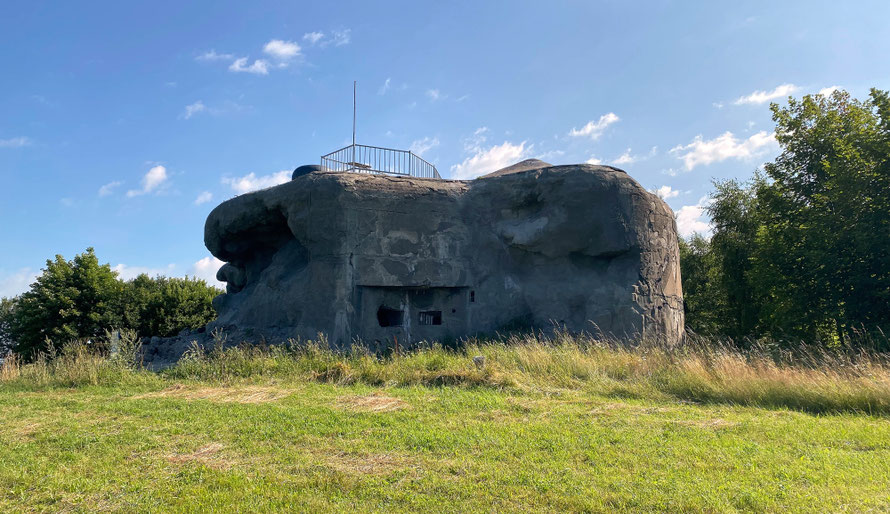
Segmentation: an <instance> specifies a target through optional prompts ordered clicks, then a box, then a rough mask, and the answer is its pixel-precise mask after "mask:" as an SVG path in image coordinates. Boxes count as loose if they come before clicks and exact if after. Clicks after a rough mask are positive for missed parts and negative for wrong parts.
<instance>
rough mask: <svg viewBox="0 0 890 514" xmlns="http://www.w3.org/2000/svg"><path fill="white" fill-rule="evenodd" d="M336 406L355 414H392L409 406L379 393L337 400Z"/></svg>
mask: <svg viewBox="0 0 890 514" xmlns="http://www.w3.org/2000/svg"><path fill="white" fill-rule="evenodd" d="M337 405H338V406H339V407H341V408H344V409H348V410H352V411H356V412H392V411H397V410H401V409H404V408H407V407H408V406H409V405H408V403H407V402H405V401H404V400H400V399H399V398H393V397H392V396H384V395H382V394H379V393H375V394H370V395H366V396H347V397H344V398H340V399H339V400H337Z"/></svg>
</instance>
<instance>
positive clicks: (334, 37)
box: [331, 29, 352, 46]
mask: <svg viewBox="0 0 890 514" xmlns="http://www.w3.org/2000/svg"><path fill="white" fill-rule="evenodd" d="M351 33H352V30H350V29H345V30H333V31H331V42H332V43H333V44H334V46H343V45H348V44H349V41H350V38H351V36H350V34H351Z"/></svg>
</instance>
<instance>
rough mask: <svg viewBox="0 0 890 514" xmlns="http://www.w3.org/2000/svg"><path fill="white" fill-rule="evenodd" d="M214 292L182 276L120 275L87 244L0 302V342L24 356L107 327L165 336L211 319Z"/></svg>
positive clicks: (49, 265) (95, 336) (96, 336)
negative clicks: (125, 278)
mask: <svg viewBox="0 0 890 514" xmlns="http://www.w3.org/2000/svg"><path fill="white" fill-rule="evenodd" d="M220 293H221V291H220V290H218V289H216V288H214V287H211V286H208V285H207V284H206V283H205V282H204V281H203V280H199V279H196V278H188V277H186V278H167V277H155V278H151V277H149V276H147V275H140V276H139V277H137V278H136V279H134V280H131V281H128V282H125V281H122V280H120V279H119V278H118V276H117V273H116V272H115V271H114V270H112V269H111V267H110V266H109V265H108V264H100V263H99V260H98V258H97V257H96V254H95V252H94V250H93V249H92V248H88V249H87V250H86V252H84V253H82V254H79V255H77V256H75V257H74V259H72V260H70V261H68V260H65V258H64V257H62V256H61V255H56V257H55V259H54V260H47V261H46V267H45V268H44V269H43V272H42V273H41V274H40V276H38V277H37V279H36V281H35V282H34V283H33V284H31V288H30V289H29V290H28V291H27V292H25V293H23V294H22V295H21V296H19V297H16V298H12V299H5V298H4V299H3V300H2V302H0V345H2V344H5V345H6V346H8V347H9V348H11V349H12V350H13V351H15V352H16V353H19V354H22V355H24V356H26V357H29V356H33V355H35V354H36V353H38V352H41V351H47V350H50V348H49V345H61V344H63V343H65V342H67V341H71V340H75V339H88V338H92V339H99V338H101V337H102V336H103V335H104V334H105V331H106V330H111V329H118V328H121V329H133V330H136V331H137V332H138V333H139V334H140V335H141V336H154V335H159V336H171V335H175V334H176V333H178V332H179V331H181V330H182V329H185V328H197V327H200V326H203V325H205V324H206V323H208V322H210V321H212V320H213V319H214V318H215V317H216V316H215V312H214V311H213V308H212V306H211V300H212V299H213V297H214V296H216V295H217V294H220Z"/></svg>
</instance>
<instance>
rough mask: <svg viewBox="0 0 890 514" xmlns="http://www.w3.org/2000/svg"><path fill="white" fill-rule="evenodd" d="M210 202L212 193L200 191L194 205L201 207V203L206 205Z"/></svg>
mask: <svg viewBox="0 0 890 514" xmlns="http://www.w3.org/2000/svg"><path fill="white" fill-rule="evenodd" d="M210 200H213V193H211V192H210V191H201V193H200V194H199V195H198V197H197V198H195V205H201V204H202V203H207V202H209V201H210Z"/></svg>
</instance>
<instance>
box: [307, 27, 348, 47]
mask: <svg viewBox="0 0 890 514" xmlns="http://www.w3.org/2000/svg"><path fill="white" fill-rule="evenodd" d="M351 39H352V30H350V29H341V30H332V31H331V33H330V34H325V33H324V32H307V33H305V34H303V41H306V42H307V43H309V44H310V45H312V46H320V47H322V48H324V47H326V46H330V45H333V46H343V45H348V44H349V42H350V41H351Z"/></svg>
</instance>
